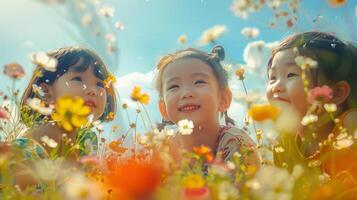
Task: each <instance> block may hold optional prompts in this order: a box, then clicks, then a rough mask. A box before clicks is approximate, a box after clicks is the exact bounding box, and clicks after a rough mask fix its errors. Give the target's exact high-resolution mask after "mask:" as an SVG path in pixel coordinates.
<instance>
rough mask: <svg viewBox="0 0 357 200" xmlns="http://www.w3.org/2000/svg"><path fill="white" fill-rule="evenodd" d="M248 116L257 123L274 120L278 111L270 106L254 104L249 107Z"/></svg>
mask: <svg viewBox="0 0 357 200" xmlns="http://www.w3.org/2000/svg"><path fill="white" fill-rule="evenodd" d="M248 114H249V116H251V117H252V119H253V120H254V121H258V122H261V121H264V120H268V119H271V120H275V119H276V118H277V117H278V115H279V109H278V108H277V107H276V106H273V105H270V104H265V105H259V104H254V105H252V106H251V107H250V109H249V111H248Z"/></svg>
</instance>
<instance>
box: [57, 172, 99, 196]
mask: <svg viewBox="0 0 357 200" xmlns="http://www.w3.org/2000/svg"><path fill="white" fill-rule="evenodd" d="M63 190H64V196H65V197H66V198H65V199H71V200H84V199H85V200H98V199H102V197H103V193H102V191H101V189H100V187H99V185H98V184H97V183H96V182H94V181H92V180H90V179H88V178H87V177H86V176H85V175H84V174H81V173H76V174H74V175H71V176H68V180H67V181H66V183H65V184H64V188H63Z"/></svg>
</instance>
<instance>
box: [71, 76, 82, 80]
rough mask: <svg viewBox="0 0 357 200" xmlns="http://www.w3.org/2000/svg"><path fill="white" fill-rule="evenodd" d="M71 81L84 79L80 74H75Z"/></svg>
mask: <svg viewBox="0 0 357 200" xmlns="http://www.w3.org/2000/svg"><path fill="white" fill-rule="evenodd" d="M71 81H82V79H81V77H79V76H75V77H73V78H72V79H71Z"/></svg>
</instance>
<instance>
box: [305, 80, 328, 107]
mask: <svg viewBox="0 0 357 200" xmlns="http://www.w3.org/2000/svg"><path fill="white" fill-rule="evenodd" d="M309 95H310V98H309V102H310V103H311V104H313V103H315V102H321V103H326V102H329V101H330V100H331V99H332V89H331V88H330V87H329V86H327V85H324V86H322V87H315V88H312V89H311V90H310V92H309Z"/></svg>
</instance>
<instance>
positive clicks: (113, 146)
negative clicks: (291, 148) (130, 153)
mask: <svg viewBox="0 0 357 200" xmlns="http://www.w3.org/2000/svg"><path fill="white" fill-rule="evenodd" d="M122 143H123V142H122V141H117V140H115V141H112V142H110V143H109V148H110V150H112V151H114V152H116V153H118V154H123V153H125V152H126V151H127V150H128V148H125V147H123V145H122Z"/></svg>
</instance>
